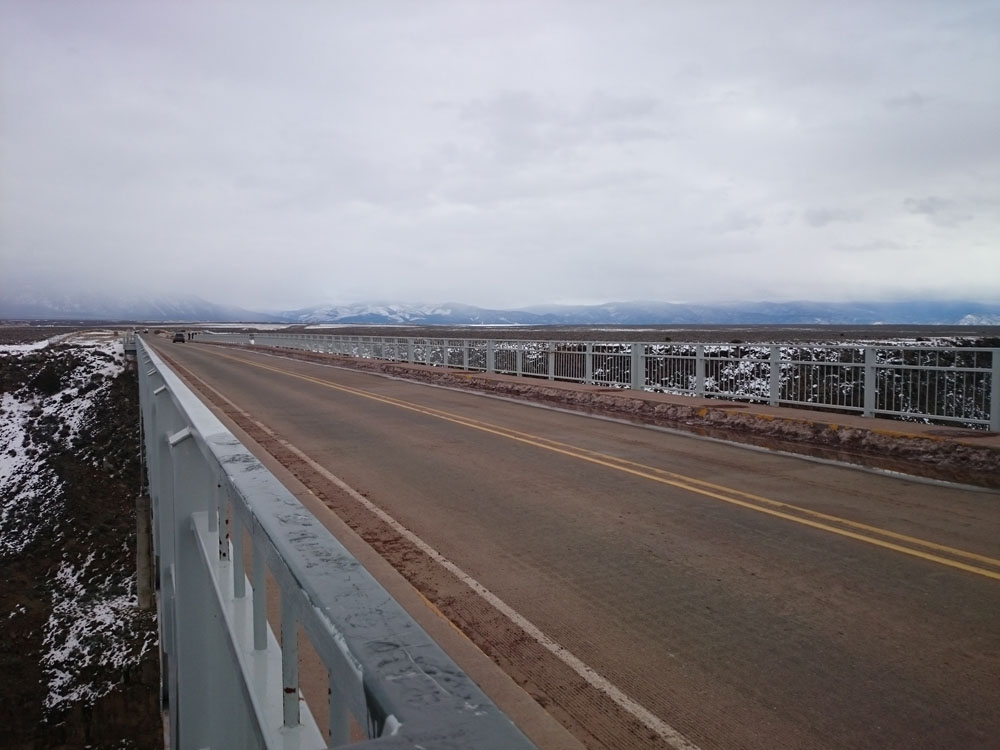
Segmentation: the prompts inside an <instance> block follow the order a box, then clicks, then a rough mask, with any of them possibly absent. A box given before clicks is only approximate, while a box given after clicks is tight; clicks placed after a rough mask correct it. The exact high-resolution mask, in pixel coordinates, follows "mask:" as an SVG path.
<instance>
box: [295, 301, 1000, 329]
mask: <svg viewBox="0 0 1000 750" xmlns="http://www.w3.org/2000/svg"><path fill="white" fill-rule="evenodd" d="M998 316H1000V305H983V304H980V303H975V302H962V301H947V302H924V301H917V302H805V301H803V302H731V303H716V304H701V305H691V304H679V303H670V302H609V303H606V304H602V305H575V306H572V305H539V306H535V307H528V308H523V309H519V310H492V309H485V308H479V307H473V306H471V305H462V304H456V303H447V304H443V305H401V304H383V303H367V304H354V305H322V306H319V307H310V308H303V309H301V310H291V311H288V312H283V313H279V317H280V318H282V319H283V320H287V321H289V322H294V323H305V324H319V323H337V324H341V325H346V324H380V325H393V324H395V325H472V324H480V325H505V324H506V325H510V324H521V325H659V324H671V323H674V324H688V325H690V324H704V325H713V324H714V325H729V324H734V325H735V324H739V325H748V324H749V325H752V324H771V325H781V324H784V325H790V324H802V325H872V324H878V323H884V324H929V325H933V324H938V325H957V324H967V325H976V324H978V325H992V323H989V322H979V321H989V320H995V319H1000V318H998Z"/></svg>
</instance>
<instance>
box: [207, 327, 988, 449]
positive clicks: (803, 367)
mask: <svg viewBox="0 0 1000 750" xmlns="http://www.w3.org/2000/svg"><path fill="white" fill-rule="evenodd" d="M196 338H197V340H202V341H218V342H229V343H236V344H244V345H247V344H251V343H253V344H254V345H256V346H272V347H282V348H291V349H303V350H307V351H314V352H324V353H329V354H337V355H340V356H348V357H360V358H365V359H379V360H385V361H390V362H408V363H413V364H424V365H432V366H443V367H451V368H458V369H463V370H471V371H479V372H487V373H499V374H506V375H517V376H524V377H538V378H548V379H550V380H568V381H574V382H580V383H591V384H595V385H603V386H608V387H619V388H636V389H645V390H651V391H663V392H670V393H681V394H689V395H693V396H709V397H717V398H725V399H734V400H743V401H754V402H760V403H766V404H770V405H772V406H806V407H809V408H813V409H833V410H837V411H844V412H854V413H858V414H861V415H863V416H866V417H895V418H900V419H909V420H928V421H934V422H945V423H956V424H961V425H963V426H970V427H979V428H988V429H990V430H992V431H994V432H1000V349H995V348H993V349H987V348H974V347H924V346H900V345H897V346H871V345H861V344H859V345H841V346H825V345H813V344H784V345H779V344H695V343H692V344H687V343H651V342H613V341H612V342H598V341H534V340H532V341H528V340H515V339H510V340H503V339H454V338H413V337H407V338H403V337H382V336H337V335H321V334H290V333H282V332H263V333H254V334H247V333H211V332H202V333H199V334H197V337H196Z"/></svg>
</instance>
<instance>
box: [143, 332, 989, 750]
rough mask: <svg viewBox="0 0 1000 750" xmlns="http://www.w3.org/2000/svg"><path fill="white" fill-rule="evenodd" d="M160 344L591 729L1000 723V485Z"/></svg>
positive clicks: (785, 735)
mask: <svg viewBox="0 0 1000 750" xmlns="http://www.w3.org/2000/svg"><path fill="white" fill-rule="evenodd" d="M161 349H162V351H164V352H165V353H166V354H168V355H169V356H170V357H172V358H174V359H175V360H176V362H177V363H179V364H181V365H182V366H183V367H184V368H186V369H187V370H189V371H190V373H192V374H193V375H195V376H196V377H197V378H199V379H201V380H202V381H203V382H204V383H205V384H207V385H208V386H210V387H211V388H212V389H216V390H217V391H218V392H219V393H221V394H224V396H225V398H226V399H228V400H229V401H230V402H231V404H232V405H234V406H235V407H237V408H238V409H239V410H241V411H242V412H243V413H245V417H246V419H245V421H246V423H247V427H248V431H251V432H252V430H253V429H254V428H253V427H252V424H253V423H259V424H263V425H266V426H267V427H268V429H269V430H270V431H271V432H272V433H273V436H277V437H279V438H281V439H282V440H283V441H286V442H287V443H288V444H290V445H291V446H294V449H293V450H290V449H288V448H287V445H286V446H284V449H283V453H284V455H283V456H281V455H279V456H278V458H279V460H282V462H283V463H286V464H287V465H289V466H290V468H293V470H295V469H296V467H297V469H298V470H297V471H296V474H297V476H299V478H300V479H302V481H304V482H305V484H306V485H307V486H309V487H310V489H312V490H313V492H314V493H315V494H316V495H317V496H318V497H320V498H321V499H322V500H323V501H324V502H325V503H326V504H327V505H328V506H329V507H330V508H332V509H333V510H334V511H335V512H336V513H337V514H338V515H340V516H341V517H342V518H343V519H344V520H345V521H346V522H347V523H348V525H350V526H351V527H352V528H354V530H355V531H357V533H358V534H360V535H361V536H362V537H363V538H364V539H365V540H366V541H368V542H369V543H370V544H371V545H372V546H373V547H374V548H375V549H376V550H378V551H379V552H380V554H382V556H383V557H385V558H386V559H387V560H389V561H390V562H391V563H392V564H393V565H394V566H395V567H397V568H398V569H399V570H400V571H401V572H402V573H403V575H404V576H406V577H407V578H408V579H409V580H410V581H411V583H413V585H414V586H416V588H417V589H419V590H420V591H421V593H422V594H423V595H424V596H426V597H427V598H428V599H429V600H430V601H431V602H433V603H434V605H435V606H436V607H437V608H438V609H439V610H440V611H441V612H442V613H443V615H444V616H447V617H448V618H449V619H450V620H451V621H452V622H453V623H455V625H456V626H457V627H458V628H460V629H461V630H462V631H463V632H465V633H466V635H468V637H469V638H470V639H471V640H472V641H473V642H475V643H476V645H477V646H479V648H480V649H482V650H483V651H484V652H485V653H486V654H488V655H489V656H490V657H491V658H492V659H493V661H494V662H496V663H497V664H499V665H500V666H501V667H503V669H504V670H506V671H507V672H508V673H509V674H510V675H511V676H512V677H513V678H514V680H515V681H517V682H518V683H519V684H521V685H522V686H523V687H524V689H525V690H526V691H527V692H528V693H530V694H531V695H532V696H533V697H534V698H535V699H536V700H537V701H538V702H539V703H540V704H541V705H542V706H544V707H545V708H546V709H547V710H548V711H549V713H551V714H552V715H553V716H554V717H555V718H556V719H557V720H559V721H560V722H561V723H562V724H563V725H564V726H565V727H567V728H568V729H569V730H570V731H571V732H572V733H573V734H574V735H575V736H576V737H577V738H579V739H580V741H581V742H583V743H584V744H585V745H586V746H588V747H607V748H616V749H617V748H647V747H650V748H652V747H692V748H704V749H706V750H707V749H708V748H761V749H764V748H874V747H878V748H915V747H920V748H998V747H1000V497H998V496H997V495H996V494H991V493H985V492H971V491H966V490H963V489H961V488H956V487H946V486H942V485H934V484H929V483H921V482H914V481H910V480H907V479H904V478H895V477H888V476H880V475H875V474H871V473H866V472H862V471H857V470H854V469H850V468H843V467H835V466H828V465H823V464H818V463H814V462H809V461H806V460H802V459H797V458H790V457H786V456H779V455H774V454H769V453H764V452H759V451H752V450H747V449H745V448H741V447H737V446H731V445H726V444H720V443H716V442H708V441H704V440H698V439H694V438H691V437H687V436H678V435H672V434H668V433H665V432H660V431H655V430H650V429H645V428H642V427H638V426H630V425H622V424H616V423H612V422H608V421H601V420H596V419H592V418H588V417H585V416H577V415H569V414H564V413H560V412H556V411H552V410H546V409H539V408H535V407H532V406H527V405H520V404H515V403H511V402H508V401H503V400H499V399H491V398H486V397H483V396H479V395H475V394H470V393H466V392H456V391H450V390H445V389H440V388H431V387H428V386H424V385H418V384H413V383H408V382H404V381H399V380H392V379H388V378H384V377H378V376H374V375H370V374H365V373H359V372H356V371H351V370H342V369H337V368H332V367H324V366H320V365H316V364H311V363H305V362H301V361H293V360H286V359H283V358H277V357H270V356H262V355H258V354H254V353H248V352H243V351H239V350H235V349H230V348H223V347H212V346H202V345H197V344H184V345H181V344H173V345H171V344H169V343H163V344H162V346H161ZM280 452H282V451H281V450H279V453H280ZM293 465H294V466H293ZM330 474H333V475H336V477H339V478H340V479H341V480H343V481H344V482H346V483H347V485H349V486H350V487H352V488H354V490H356V491H357V493H359V495H358V496H355V495H352V494H351V493H349V492H345V491H344V490H343V489H342V488H339V487H338V486H337V485H336V484H335V483H334V482H332V481H331V479H330ZM359 500H363V501H364V502H366V503H370V504H372V505H374V506H377V507H378V508H380V509H381V510H383V511H384V512H385V513H387V514H388V515H389V516H391V517H392V518H393V519H395V521H396V522H398V524H400V525H401V526H402V527H405V529H407V530H409V533H410V534H411V536H407V535H406V534H401V533H400V530H399V528H397V527H392V526H390V525H387V524H386V522H385V520H384V519H380V518H378V517H376V516H375V515H373V514H372V513H371V512H370V510H369V509H367V508H366V507H365V505H363V504H362V503H361V502H359ZM414 539H419V540H422V543H423V544H426V545H429V547H431V548H433V549H434V550H436V551H437V552H438V553H440V555H442V556H443V557H444V558H446V559H447V560H448V561H450V563H451V564H453V565H454V566H456V569H460V571H461V574H462V575H465V576H468V579H469V580H474V582H477V584H478V585H480V586H481V587H484V588H485V589H486V590H488V592H489V595H488V596H485V598H484V595H482V594H481V593H476V591H474V590H473V588H471V587H470V586H469V585H467V583H466V582H463V581H462V580H459V578H457V577H456V575H455V573H454V571H449V570H448V569H446V568H445V567H443V566H442V565H441V563H440V561H439V560H437V561H436V560H434V559H432V558H430V557H428V556H427V555H426V554H425V552H423V551H421V549H420V544H418V543H417V542H414ZM491 597H492V598H491Z"/></svg>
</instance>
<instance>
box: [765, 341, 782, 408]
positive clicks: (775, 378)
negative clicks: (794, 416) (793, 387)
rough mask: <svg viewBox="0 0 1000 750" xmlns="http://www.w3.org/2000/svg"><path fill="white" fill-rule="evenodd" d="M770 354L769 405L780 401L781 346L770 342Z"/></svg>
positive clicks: (774, 404) (775, 404)
mask: <svg viewBox="0 0 1000 750" xmlns="http://www.w3.org/2000/svg"><path fill="white" fill-rule="evenodd" d="M770 355H771V356H770V362H771V373H770V379H769V383H768V386H769V389H768V390H769V393H768V401H767V402H768V403H769V404H770V405H771V406H777V405H778V404H779V403H780V401H781V347H780V346H777V345H774V344H772V345H771V350H770Z"/></svg>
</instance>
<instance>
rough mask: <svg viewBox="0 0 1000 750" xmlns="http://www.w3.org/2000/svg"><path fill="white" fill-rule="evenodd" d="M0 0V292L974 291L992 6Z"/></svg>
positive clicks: (997, 173) (494, 299)
mask: <svg viewBox="0 0 1000 750" xmlns="http://www.w3.org/2000/svg"><path fill="white" fill-rule="evenodd" d="M0 8H2V17H0V293H4V289H7V290H8V293H9V291H10V290H11V289H12V288H13V287H14V286H15V285H18V284H22V283H24V281H25V280H26V279H27V280H29V281H31V282H32V283H36V284H37V283H38V280H39V279H41V280H42V283H43V284H45V285H50V286H51V287H52V288H61V287H66V286H70V287H76V288H85V289H95V290H96V289H100V288H102V287H112V288H113V287H116V286H120V285H123V284H126V283H129V282H128V281H127V280H129V279H138V280H140V281H141V282H142V283H145V284H147V285H148V287H149V288H150V289H151V290H153V291H171V290H178V291H185V292H191V293H194V294H198V295H200V296H202V297H205V298H206V299H209V300H212V301H215V302H222V303H231V304H238V305H242V306H244V307H248V308H252V309H289V308H294V307H301V306H305V305H309V304H315V303H321V302H351V301H361V300H388V301H411V302H443V301H460V302H467V303H470V304H478V305H482V306H493V307H516V306H523V305H528V304H532V303H551V302H566V303H596V302H605V301H612V300H632V299H646V300H663V301H687V302H697V301H719V300H726V299H734V300H735V299H738V300H790V299H814V300H858V299H899V298H957V297H967V298H972V299H979V300H982V301H996V300H998V299H1000V41H998V40H1000V3H998V2H996V0H983V1H981V2H976V1H969V2H966V1H965V0H933V1H931V2H922V1H921V0H899V1H898V2H893V1H884V2H882V1H879V0H840V1H839V2H836V3H833V2H827V3H819V2H812V1H809V2H761V1H756V2H746V1H740V2H713V1H712V0H704V1H700V2H696V1H692V2H670V1H669V0H650V1H649V2H637V1H633V0H614V1H612V0H605V1H604V2H587V1H586V0H571V1H567V2H555V1H551V2H550V1H546V0H534V1H531V2H528V1H525V2H517V1H516V0H515V1H511V0H503V1H502V2H501V1H500V0H496V1H495V2H471V1H469V0H466V1H463V2H459V1H458V0H455V1H454V2H450V1H442V2H433V1H421V2H411V1H410V0H399V1H398V2H379V1H378V0H375V1H365V2H361V1H360V0H359V1H357V2H346V1H344V2H333V1H332V0H330V1H323V2H320V1H317V2H273V3H247V2H239V3H235V2H234V3H210V2H206V1H204V0H199V2H187V3H178V2H124V1H123V2H94V1H93V0H89V1H88V2H71V1H70V0H66V1H65V2H34V1H33V0H24V1H23V2H15V1H13V0H0Z"/></svg>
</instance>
